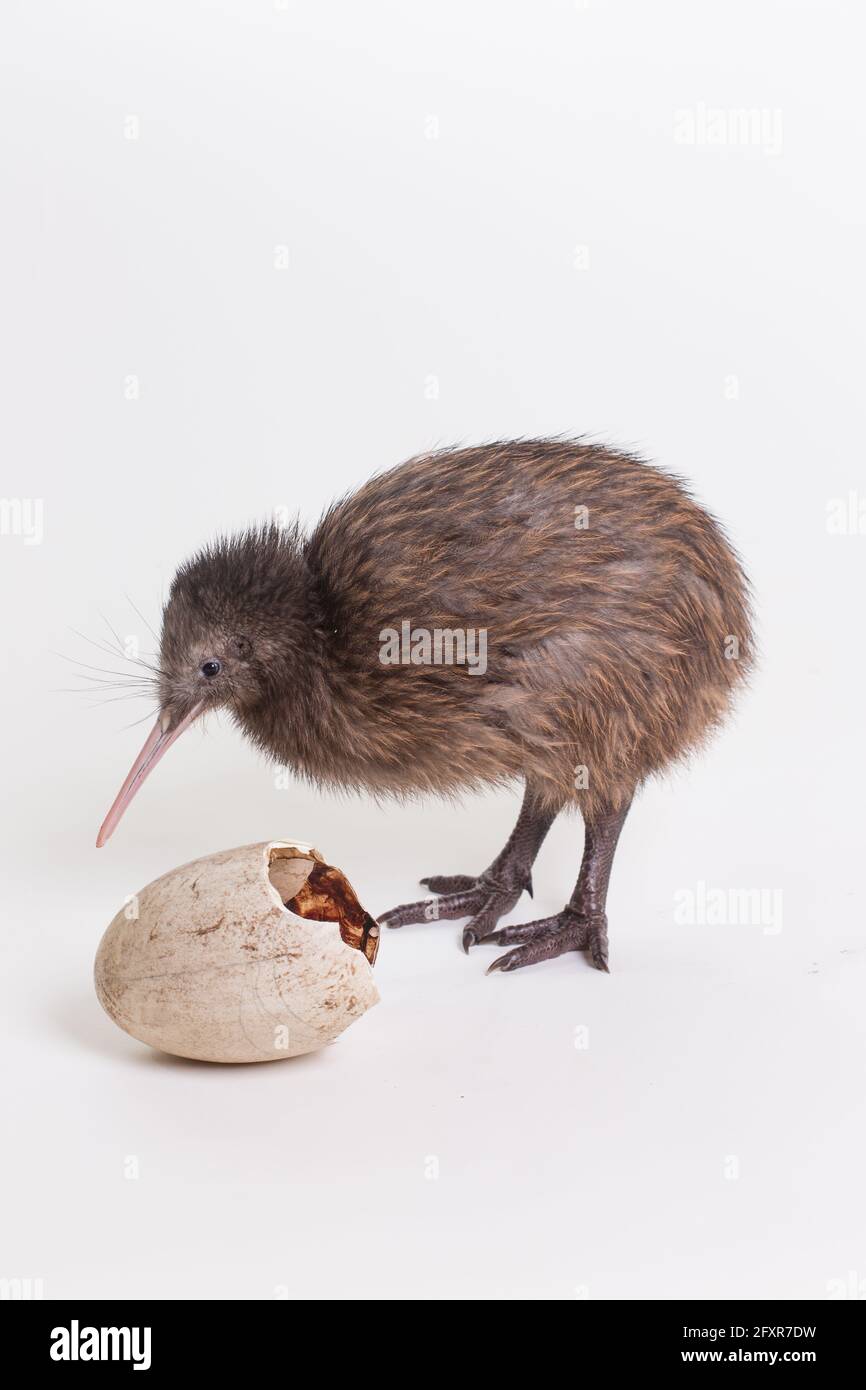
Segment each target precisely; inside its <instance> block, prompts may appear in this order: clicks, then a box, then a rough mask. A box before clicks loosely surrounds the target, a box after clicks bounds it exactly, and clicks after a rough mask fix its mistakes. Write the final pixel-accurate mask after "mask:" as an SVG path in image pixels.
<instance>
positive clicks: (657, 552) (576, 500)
mask: <svg viewBox="0 0 866 1390" xmlns="http://www.w3.org/2000/svg"><path fill="white" fill-rule="evenodd" d="M279 552H280V547H279V545H277V546H276V555H275V557H274V563H277V564H278V563H279V558H278V557H279ZM299 553H300V554H301V555H302V556H303V562H304V566H305V569H306V574H307V583H308V585H309V590H310V592H311V593H313V594H315V596H316V606H317V611H316V612H315V624H314V629H313V630H312V631H311V634H310V637H309V650H308V652H307V660H306V661H305V664H304V667H303V668H302V670H299V672H298V676H297V683H298V686H299V688H298V689H297V690H296V691H293V692H291V693H288V692H287V705H288V704H294V701H295V700H300V701H301V702H302V704H303V709H304V716H303V719H302V720H300V721H298V720H297V719H285V718H281V708H280V706H279V705H277V704H273V705H269V706H268V707H267V708H265V709H262V710H261V711H259V712H258V713H257V714H255V715H253V716H252V718H251V719H250V721H249V722H250V724H251V726H252V728H253V729H254V731H255V734H256V735H257V737H258V738H259V740H260V742H261V743H262V745H263V746H264V747H266V748H267V750H268V751H269V752H270V753H272V754H273V756H274V757H276V758H277V759H279V760H280V761H281V762H284V763H287V764H290V765H294V766H296V767H297V768H298V769H299V770H301V771H302V772H303V773H305V774H306V775H308V776H309V777H311V778H312V779H313V780H315V781H318V782H327V783H333V784H337V785H351V786H355V787H358V788H366V789H371V790H374V791H376V792H380V793H381V792H386V793H387V792H395V793H398V794H411V793H416V792H433V793H444V794H451V793H455V792H460V791H463V790H466V789H467V788H471V787H475V786H479V785H482V784H491V783H492V784H496V783H501V782H504V781H507V780H512V779H517V778H524V779H526V780H528V781H529V782H530V783H531V784H532V785H534V786H535V787H536V788H537V790H538V792H539V794H540V795H541V796H542V798H543V799H545V800H548V801H549V802H550V803H551V804H554V803H555V804H558V805H561V804H562V802H563V800H565V801H571V800H576V801H578V802H580V803H582V804H583V805H584V807H585V808H586V809H587V810H589V811H590V813H591V811H592V808H593V806H594V805H595V804H597V803H598V801H599V799H603V798H606V799H608V800H610V801H611V802H613V803H614V804H617V805H618V804H621V803H622V801H623V800H624V799H626V798H627V797H628V796H630V795H631V793H632V792H633V790H634V788H635V786H636V785H638V784H639V783H640V782H642V781H643V780H644V779H645V778H646V777H647V776H649V775H650V774H651V773H653V772H656V771H658V770H660V769H662V768H664V767H665V766H666V765H667V764H668V763H670V762H672V761H673V760H675V759H676V758H678V757H680V756H682V755H683V754H684V753H686V752H687V751H688V750H689V749H691V748H693V747H694V746H695V745H696V744H697V743H699V742H700V740H701V739H702V738H703V736H704V735H705V734H706V733H707V732H708V731H709V730H710V729H712V728H713V727H714V726H715V725H716V724H717V723H718V722H719V720H720V718H721V717H722V716H723V715H724V713H725V711H726V709H727V708H728V705H729V703H730V698H731V695H732V693H733V691H734V690H735V688H736V687H737V685H738V684H739V683H740V682H741V680H742V679H743V676H744V674H745V671H746V669H747V666H748V656H749V645H748V642H749V639H748V633H749V623H748V613H747V600H746V590H745V582H744V579H743V576H742V573H741V571H740V568H739V566H738V564H737V561H736V559H735V557H734V555H733V553H732V552H731V550H730V548H729V547H728V545H727V544H726V542H725V540H724V538H723V536H722V534H721V532H720V530H719V528H718V526H717V525H716V523H715V522H714V521H713V520H712V519H711V518H710V517H709V516H708V515H707V513H706V512H705V511H703V510H702V509H701V508H700V507H699V506H698V505H697V504H696V503H695V502H693V501H692V499H691V498H690V497H689V495H688V494H687V492H686V491H685V489H684V488H683V487H682V485H681V484H680V483H679V482H677V481H676V480H674V479H673V478H671V477H669V476H668V475H666V474H664V473H662V472H660V471H659V470H657V469H655V468H651V467H648V466H647V465H645V464H643V463H640V462H638V461H636V460H634V459H632V458H630V457H628V456H625V455H623V454H618V453H613V452H610V451H607V450H603V449H599V448H593V447H589V446H581V445H579V444H573V443H559V442H540V443H515V444H504V445H503V444H497V445H491V446H487V447H482V448H475V449H465V450H459V451H454V452H448V453H439V454H435V455H432V456H428V457H422V458H418V459H413V460H411V461H410V462H409V463H406V464H404V465H402V467H399V468H396V469H394V470H393V471H391V472H389V473H386V474H383V475H381V476H379V477H376V478H374V479H373V480H372V481H371V482H369V483H367V484H366V486H364V487H362V488H361V489H360V490H359V491H358V492H356V493H354V494H352V495H351V496H350V497H348V498H347V499H345V500H344V501H341V502H339V503H338V504H337V505H335V506H334V507H333V508H331V510H330V511H328V513H327V514H326V515H325V517H324V518H323V520H322V521H321V522H320V523H319V525H318V527H317V528H316V530H315V531H314V532H313V534H312V536H311V537H310V539H309V540H308V541H307V542H306V543H305V544H302V545H301V547H300V552H299ZM285 562H287V563H288V564H289V565H292V564H293V563H295V555H294V553H293V552H292V550H291V548H289V552H288V553H287V554H286V555H285ZM406 623H408V624H409V625H410V627H411V632H412V633H413V634H415V633H416V632H419V631H420V632H429V633H434V632H436V631H439V632H455V631H457V632H459V633H466V632H469V633H471V634H476V636H475V638H474V641H475V644H476V647H478V646H479V644H480V638H479V637H478V636H477V634H480V633H484V634H485V639H484V640H485V644H486V669H485V670H483V671H481V670H480V669H479V667H480V663H476V666H475V668H474V669H473V666H472V665H470V664H469V663H468V662H467V663H466V664H462V665H461V664H445V663H444V662H443V663H440V664H433V663H430V664H427V663H425V662H423V660H422V661H421V662H419V664H413V663H412V662H411V660H410V661H409V662H405V661H403V660H400V661H397V662H390V663H387V664H386V663H384V662H383V660H382V659H381V658H382V655H383V647H384V646H385V643H386V639H383V638H382V636H381V634H382V633H383V632H397V633H401V634H402V631H403V625H404V624H406ZM732 637H733V638H734V639H735V641H734V643H732V642H731V638H732ZM402 645H403V646H404V648H405V642H404V643H403V644H402ZM416 646H423V643H418V644H416ZM423 655H424V653H423V651H422V652H421V656H422V658H423ZM446 655H447V653H446ZM404 656H405V651H404ZM576 768H586V769H587V778H586V780H587V782H588V785H587V786H586V787H585V788H581V787H580V786H579V785H577V786H576V783H577V784H579V783H580V782H581V780H583V779H582V778H581V777H580V776H579V775H577V774H576V771H575V769H576Z"/></svg>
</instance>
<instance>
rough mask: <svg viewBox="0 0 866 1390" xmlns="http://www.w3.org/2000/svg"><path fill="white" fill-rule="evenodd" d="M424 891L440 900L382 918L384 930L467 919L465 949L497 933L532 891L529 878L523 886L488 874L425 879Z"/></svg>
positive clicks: (393, 911)
mask: <svg viewBox="0 0 866 1390" xmlns="http://www.w3.org/2000/svg"><path fill="white" fill-rule="evenodd" d="M421 882H422V884H423V885H424V887H425V888H429V889H431V891H432V892H433V893H434V894H437V895H438V896H436V897H432V898H422V899H421V901H420V902H417V903H406V904H404V906H402V907H394V908H392V909H391V911H390V912H386V913H384V914H383V915H382V916H381V917H380V918H379V923H380V925H381V926H383V927H407V926H409V924H410V923H412V922H437V921H443V922H448V921H454V920H455V919H457V918H459V917H468V918H469V919H470V920H469V922H468V923H467V925H466V927H465V929H464V932H463V949H464V951H468V950H469V948H470V946H476V945H477V944H478V942H479V941H484V940H486V938H488V937H489V936H490V935H491V934H492V933H493V932H494V931H495V930H496V924H497V923H498V921H499V919H500V917H504V916H505V914H506V913H507V912H510V911H511V909H512V908H513V907H514V904H515V903H516V902H517V900H518V898H519V897H520V895H521V893H522V892H523V890H524V888H526V889H527V890H528V891H529V892H531V891H532V883H531V879H530V878H529V875H528V874H527V875H526V876H525V877H524V878H521V880H520V882H517V881H509V882H500V881H499V880H497V879H494V878H493V877H492V876H490V875H489V874H486V873H484V874H480V875H479V876H478V878H473V877H471V876H470V875H469V874H454V875H450V876H448V875H442V874H434V875H432V876H431V877H430V878H422V880H421Z"/></svg>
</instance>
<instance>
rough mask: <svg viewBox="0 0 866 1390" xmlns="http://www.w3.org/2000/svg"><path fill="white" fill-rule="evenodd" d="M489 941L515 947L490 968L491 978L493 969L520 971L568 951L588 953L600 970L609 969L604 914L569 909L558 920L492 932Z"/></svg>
mask: <svg viewBox="0 0 866 1390" xmlns="http://www.w3.org/2000/svg"><path fill="white" fill-rule="evenodd" d="M486 940H487V941H490V942H493V943H495V944H496V945H497V946H512V945H513V946H515V949H514V950H513V951H506V952H505V955H504V956H497V958H496V960H495V961H494V962H493V964H492V965H491V966H489V967H488V970H487V974H488V975H489V974H490V973H491V971H493V970H504V971H508V970H519V969H520V968H521V966H524V965H536V964H537V963H538V961H540V960H553V958H554V956H561V955H564V954H565V952H566V951H586V953H587V955H588V956H589V959H590V961H591V962H592V964H593V965H594V966H595V968H596V970H604V971H607V970H608V963H607V917H606V916H605V914H604V913H603V912H597V913H590V914H587V913H581V912H577V911H576V910H575V909H574V908H572V907H566V908H563V910H562V912H557V913H556V915H555V916H554V917H544V918H542V919H541V920H540V921H538V922H527V923H526V924H525V926H519V927H502V928H501V929H500V930H499V931H494V932H490V933H488V935H487V937H486ZM516 943H520V944H516Z"/></svg>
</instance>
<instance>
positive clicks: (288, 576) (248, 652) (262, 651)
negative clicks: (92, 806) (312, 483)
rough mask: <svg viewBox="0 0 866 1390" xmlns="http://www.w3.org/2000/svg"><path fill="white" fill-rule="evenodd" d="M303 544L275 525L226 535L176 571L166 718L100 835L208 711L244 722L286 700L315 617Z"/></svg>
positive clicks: (164, 684) (163, 684) (168, 615)
mask: <svg viewBox="0 0 866 1390" xmlns="http://www.w3.org/2000/svg"><path fill="white" fill-rule="evenodd" d="M305 580H306V576H305V570H304V561H303V557H302V553H301V545H300V538H299V534H298V532H297V530H296V529H295V528H291V529H282V528H280V527H277V526H267V527H263V528H259V529H256V530H251V531H246V532H243V533H242V534H240V535H237V536H231V537H226V538H222V539H220V540H217V541H215V542H214V543H213V544H211V545H209V546H207V547H206V548H205V549H204V550H201V551H200V552H199V553H198V554H197V555H195V556H194V557H193V558H192V559H191V560H188V561H187V562H186V563H185V564H183V565H182V566H181V567H180V569H179V570H178V571H177V574H176V575H175V577H174V580H173V581H172V585H171V589H170V591H169V596H168V601H167V603H166V605H165V608H164V610H163V616H162V632H161V635H160V648H159V664H158V673H157V689H158V696H159V715H158V718H157V721H156V724H155V726H154V728H153V730H152V731H151V733H150V736H149V737H148V740H147V742H146V743H145V745H144V747H143V748H142V750H141V752H140V753H139V755H138V757H137V758H136V760H135V762H134V763H133V765H132V767H131V768H130V770H129V773H128V774H127V777H126V780H125V782H124V783H123V786H122V787H121V789H120V791H119V792H118V794H117V797H116V798H115V800H114V803H113V805H112V807H111V810H110V811H109V812H108V815H107V816H106V818H105V820H104V821H103V824H102V826H101V828H100V831H99V835H98V837H97V841H96V843H97V846H101V845H104V844H105V842H106V840H107V839H108V838H109V836H110V835H111V834H112V833H113V831H114V829H115V827H116V826H117V824H118V822H119V820H120V818H121V816H122V815H123V813H124V812H125V810H126V808H127V806H128V805H129V803H130V802H131V801H132V799H133V797H134V796H135V794H136V793H137V791H138V790H139V788H140V787H141V785H142V783H143V782H144V781H145V779H146V778H147V777H148V776H149V774H150V773H151V772H152V771H153V769H154V767H155V766H156V764H157V763H158V762H159V761H160V759H161V758H162V757H163V756H164V754H165V753H166V752H167V751H168V749H169V748H170V747H171V745H172V744H173V743H174V742H175V741H176V740H177V739H178V738H179V737H180V735H181V734H182V733H183V732H184V730H185V729H188V728H189V726H190V725H191V724H192V723H193V722H194V721H195V720H196V719H198V718H200V717H201V716H202V715H203V714H206V713H207V712H208V711H209V710H216V709H227V710H229V711H230V713H231V714H232V715H233V716H234V717H235V719H236V720H237V722H238V723H240V724H243V723H244V722H245V719H246V718H248V717H250V716H251V715H252V714H253V713H254V711H255V710H256V709H257V708H258V707H260V706H261V705H262V704H264V703H267V702H268V701H269V700H273V699H276V698H279V695H280V692H281V691H284V690H285V689H286V683H287V680H290V678H291V667H292V664H293V661H294V662H296V649H297V645H296V644H297V640H298V633H299V629H300V627H301V625H302V624H303V623H304V622H305V619H306V617H307V613H306V606H307V594H306V587H305Z"/></svg>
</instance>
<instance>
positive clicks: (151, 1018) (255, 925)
mask: <svg viewBox="0 0 866 1390" xmlns="http://www.w3.org/2000/svg"><path fill="white" fill-rule="evenodd" d="M286 904H288V906H286ZM378 938H379V929H378V927H377V926H376V924H375V922H374V921H373V919H372V918H371V917H370V916H369V915H368V914H367V913H366V912H365V911H364V909H363V908H362V907H361V905H360V904H359V902H358V900H357V898H356V897H355V894H354V892H353V891H352V889H351V887H350V886H349V884H348V882H347V881H346V879H345V878H344V877H343V875H342V874H341V873H340V871H339V870H338V869H334V868H332V867H331V866H330V865H327V864H325V863H324V861H323V860H322V858H321V856H320V855H319V854H318V853H317V852H316V850H314V849H312V848H311V847H310V846H309V845H304V844H300V843H295V842H291V841H272V842H271V843H265V844H257V845H245V846H243V847H242V848H240V849H230V850H225V851H223V852H222V853H220V854H209V855H206V856H205V857H204V858H203V859H196V860H194V861H193V863H191V864H184V865H183V866H182V867H181V868H178V869H173V870H172V871H171V872H170V873H167V874H163V876H162V878H158V879H157V880H156V881H155V882H154V883H151V884H149V885H148V887H147V888H145V889H143V891H142V892H141V893H139V894H138V895H137V896H136V897H135V898H134V899H133V900H132V901H131V902H130V903H128V904H127V906H126V907H125V908H123V909H122V910H121V911H120V912H118V914H117V916H116V917H115V918H114V921H113V922H112V923H111V925H110V926H109V927H108V930H107V931H106V933H105V935H104V936H103V938H102V941H101V943H100V946H99V951H98V952H97V956H96V966H95V972H94V973H95V980H96V992H97V994H98V996H99V1001H100V1003H101V1004H102V1007H103V1008H104V1009H105V1011H106V1013H107V1014H108V1016H109V1018H111V1019H113V1021H114V1022H115V1023H116V1024H117V1025H118V1026H119V1027H120V1028H123V1029H124V1031H125V1032H127V1033H130V1034H131V1035H132V1036H133V1037H134V1038H138V1039H139V1040H140V1041H141V1042H144V1043H149V1044H150V1046H151V1047H156V1048H159V1049H160V1050H161V1051H163V1052H171V1053H174V1054H175V1055H176V1056H178V1057H194V1058H199V1059H201V1060H204V1061H210V1062H264V1061H277V1060H279V1059H280V1058H284V1057H296V1056H298V1055H299V1054H300V1053H302V1052H312V1051H314V1050H315V1049H316V1048H319V1047H322V1046H324V1044H325V1043H328V1042H331V1041H332V1040H333V1039H334V1038H336V1037H337V1036H338V1035H339V1034H340V1033H342V1032H343V1030H344V1028H347V1027H348V1026H349V1024H350V1023H352V1022H353V1021H354V1020H355V1019H356V1018H360V1016H361V1014H363V1013H365V1012H366V1010H367V1009H369V1008H370V1007H371V1005H373V1004H375V1003H377V1002H378V999H379V992H378V990H377V988H376V985H375V982H374V980H373V972H372V969H371V964H372V961H373V960H374V959H375V955H376V949H377V946H378Z"/></svg>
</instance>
